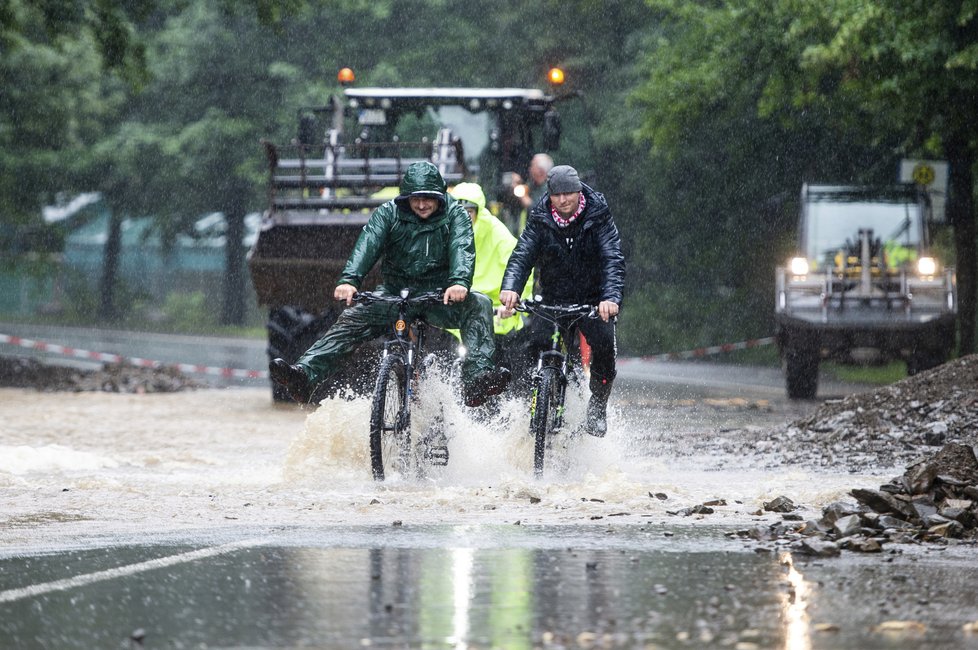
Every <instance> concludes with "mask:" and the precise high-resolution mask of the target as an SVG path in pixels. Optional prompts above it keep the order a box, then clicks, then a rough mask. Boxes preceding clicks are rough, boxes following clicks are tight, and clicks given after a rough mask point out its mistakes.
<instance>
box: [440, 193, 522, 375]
mask: <svg viewBox="0 0 978 650" xmlns="http://www.w3.org/2000/svg"><path fill="white" fill-rule="evenodd" d="M451 195H452V196H453V197H455V199H456V200H457V201H458V202H459V203H460V204H461V205H462V207H464V208H465V211H466V212H467V213H468V214H469V217H470V218H471V219H472V230H473V232H474V235H475V273H474V275H473V276H472V290H473V291H478V292H480V293H484V294H485V295H486V296H488V297H489V299H490V300H492V306H493V311H494V318H493V331H494V333H495V335H496V358H497V360H498V361H500V362H502V364H503V365H505V366H507V367H508V368H510V370H515V367H516V366H518V365H520V364H522V363H523V357H524V356H525V354H523V353H520V352H519V350H520V348H521V345H522V343H523V339H524V337H522V336H519V335H518V332H519V331H520V330H521V329H523V318H522V316H520V315H519V314H511V315H510V316H508V317H507V318H502V317H501V316H500V314H499V309H500V308H501V307H502V303H501V302H500V301H499V287H500V285H501V284H502V280H503V272H504V271H505V270H506V262H508V261H509V256H510V254H511V253H512V252H513V248H514V247H515V246H516V237H514V236H513V234H512V233H511V232H510V231H509V228H507V227H506V226H505V224H503V222H502V221H500V220H499V219H497V218H496V216H495V215H494V214H493V213H491V212H490V211H489V210H488V209H487V208H486V195H485V193H484V192H483V190H482V186H480V185H479V184H477V183H459V184H458V185H456V186H455V187H454V188H453V189H452V190H451ZM532 295H533V277H532V274H531V275H530V277H529V278H528V279H527V282H526V287H525V288H524V290H523V298H530V297H531V296H532Z"/></svg>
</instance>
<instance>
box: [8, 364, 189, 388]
mask: <svg viewBox="0 0 978 650" xmlns="http://www.w3.org/2000/svg"><path fill="white" fill-rule="evenodd" d="M206 386H207V385H206V384H202V383H200V382H197V381H194V380H193V379H190V378H189V377H187V376H186V375H185V374H184V373H182V372H180V371H179V370H178V369H177V368H174V367H170V366H161V367H158V368H144V367H140V366H134V365H131V364H127V363H108V364H105V365H104V366H102V368H100V369H98V370H83V369H79V368H72V367H68V366H60V365H54V364H45V363H41V362H40V361H38V360H36V359H32V358H26V357H8V356H0V387H10V388H33V389H36V390H42V391H47V392H55V391H69V392H84V391H101V392H108V393H173V392H178V391H182V390H195V389H197V388H205V387H206Z"/></svg>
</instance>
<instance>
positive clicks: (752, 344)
mask: <svg viewBox="0 0 978 650" xmlns="http://www.w3.org/2000/svg"><path fill="white" fill-rule="evenodd" d="M0 343H8V344H10V345H17V346H20V347H22V348H29V349H31V350H39V351H42V352H50V353H52V354H61V355H64V356H68V357H77V358H79V359H90V360H92V361H104V362H106V363H122V362H126V363H129V364H132V365H134V366H141V367H143V368H163V367H172V368H177V369H178V370H180V371H181V372H190V373H197V374H204V375H217V376H220V377H236V378H245V379H266V378H267V377H268V371H266V370H242V369H240V368H218V367H215V366H201V365H195V364H192V363H163V362H162V361H153V360H152V359H142V358H140V357H122V356H119V355H118V354H108V353H105V352H92V351H90V350H80V349H78V348H71V347H67V346H64V345H57V344H55V343H46V342H44V341H35V340H33V339H25V338H22V337H19V336H10V335H8V334H0ZM772 343H774V337H773V336H768V337H765V338H760V339H750V340H747V341H740V342H738V343H725V344H723V345H711V346H709V347H703V348H694V349H692V350H686V351H683V352H669V353H666V354H652V355H648V356H642V357H619V358H618V363H628V362H632V361H682V360H683V359H699V358H703V357H707V356H711V355H714V354H722V353H724V352H733V351H734V350H747V349H749V348H759V347H761V346H764V345H771V344H772Z"/></svg>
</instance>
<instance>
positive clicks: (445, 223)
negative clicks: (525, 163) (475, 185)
mask: <svg viewBox="0 0 978 650" xmlns="http://www.w3.org/2000/svg"><path fill="white" fill-rule="evenodd" d="M445 190H446V187H445V181H444V180H443V179H442V176H441V174H440V173H438V168H437V167H435V166H434V165H433V164H431V163H428V162H425V163H414V164H412V165H409V166H408V168H407V170H406V171H405V173H404V178H403V179H402V181H401V194H400V195H399V196H398V197H397V198H395V199H392V200H390V201H388V202H387V203H384V204H383V205H381V206H380V207H379V208H377V209H376V210H374V212H373V214H371V215H370V219H369V220H368V221H367V224H366V225H365V226H364V227H363V231H362V232H361V233H360V237H359V238H357V243H356V244H355V245H354V246H353V252H352V253H350V257H349V259H348V260H347V262H346V266H345V267H344V269H343V273H342V274H341V275H340V278H339V283H340V284H352V285H353V286H355V287H357V288H359V287H360V285H361V283H362V282H363V278H364V277H365V276H366V275H367V273H368V272H369V271H370V269H371V268H373V265H374V264H375V263H376V262H377V260H378V259H380V260H382V261H381V266H380V272H381V276H382V278H383V285H384V288H385V289H386V290H387V291H389V292H391V293H396V292H398V291H400V290H401V289H403V288H406V287H410V288H411V289H414V290H415V291H433V290H435V289H447V288H448V287H450V286H452V285H456V284H457V285H460V286H463V287H465V288H466V289H471V288H472V274H473V272H474V269H475V243H474V241H473V235H472V221H471V220H470V219H469V215H468V214H467V213H466V212H465V209H464V208H463V207H462V206H461V205H459V203H458V202H457V201H456V200H455V199H454V198H452V197H451V196H449V195H448V194H447V193H446V191H445ZM412 194H415V195H428V196H431V197H433V198H437V199H438V200H439V202H440V203H441V208H440V209H439V210H437V211H436V212H435V213H434V214H432V215H431V216H430V217H428V218H427V219H421V218H420V217H418V216H417V215H416V214H414V212H412V211H411V208H410V207H409V205H408V197H409V196H410V195H412Z"/></svg>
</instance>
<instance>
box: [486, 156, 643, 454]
mask: <svg viewBox="0 0 978 650" xmlns="http://www.w3.org/2000/svg"><path fill="white" fill-rule="evenodd" d="M534 267H535V268H536V269H537V282H538V284H539V287H540V293H541V294H542V298H543V301H544V302H546V303H550V304H589V305H597V311H598V315H599V316H600V319H593V320H592V319H582V320H580V321H578V325H577V327H578V329H579V330H580V332H581V333H582V334H583V335H584V339H585V340H586V341H587V343H588V345H589V346H590V348H591V379H590V389H591V397H590V399H589V400H588V405H587V415H586V419H585V423H584V430H585V431H586V432H587V433H589V434H591V435H594V436H598V437H601V436H604V435H605V433H606V432H607V429H608V424H607V408H608V398H609V397H610V395H611V387H612V384H613V383H614V380H615V375H616V369H615V357H616V355H617V343H616V338H615V317H616V316H617V315H618V311H619V309H620V307H621V302H622V293H623V290H624V283H625V257H624V255H623V254H622V251H621V237H620V236H619V234H618V228H617V226H616V225H615V221H614V219H613V218H612V216H611V210H610V209H609V207H608V203H607V201H605V198H604V195H603V194H601V193H600V192H597V191H595V190H593V189H592V188H590V187H588V186H587V185H584V184H583V183H581V180H580V177H579V176H578V173H577V170H576V169H574V168H573V167H571V166H569V165H558V166H557V167H554V168H552V169H551V170H550V173H549V174H548V178H547V194H545V195H544V197H543V198H542V199H541V200H540V201H538V202H537V203H536V204H535V205H534V206H533V210H532V211H531V212H530V217H529V219H528V220H527V223H526V229H525V230H524V231H523V234H521V235H520V238H519V241H517V243H516V248H515V249H514V250H513V253H512V255H511V256H510V258H509V262H508V263H507V264H506V271H505V272H504V274H503V282H502V286H501V287H500V292H499V300H500V302H501V303H502V305H503V307H504V308H505V310H504V312H503V313H504V315H505V314H507V313H509V312H510V311H511V310H513V309H514V308H515V307H516V305H517V303H518V302H519V299H520V294H521V293H522V291H523V288H524V286H525V284H526V282H527V279H528V278H529V277H530V272H531V270H532V269H533V268H534ZM537 320H541V319H536V320H534V321H532V322H531V326H530V329H531V345H530V352H531V354H532V355H533V356H534V357H535V356H536V354H537V353H538V352H539V350H541V349H544V348H546V347H547V346H548V344H549V340H548V339H549V334H550V331H549V327H548V324H547V323H545V322H539V323H537Z"/></svg>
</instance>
